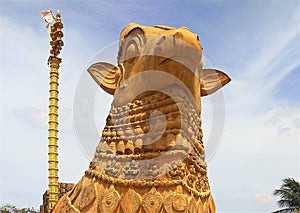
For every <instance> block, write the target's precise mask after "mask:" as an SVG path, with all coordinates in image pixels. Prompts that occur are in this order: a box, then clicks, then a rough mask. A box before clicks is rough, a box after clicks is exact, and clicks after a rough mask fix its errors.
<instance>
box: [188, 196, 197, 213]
mask: <svg viewBox="0 0 300 213" xmlns="http://www.w3.org/2000/svg"><path fill="white" fill-rule="evenodd" d="M189 203H190V207H189V213H194V212H195V213H196V212H197V203H196V201H195V199H194V197H192V198H191V199H190V202H189Z"/></svg>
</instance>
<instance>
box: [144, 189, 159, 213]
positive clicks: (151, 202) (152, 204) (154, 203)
mask: <svg viewBox="0 0 300 213" xmlns="http://www.w3.org/2000/svg"><path fill="white" fill-rule="evenodd" d="M142 205H143V209H144V210H145V212H146V213H159V212H160V209H161V206H162V196H161V195H160V193H159V192H157V191H156V189H155V188H152V189H151V190H150V191H149V192H148V193H147V194H145V195H144V196H143V201H142Z"/></svg>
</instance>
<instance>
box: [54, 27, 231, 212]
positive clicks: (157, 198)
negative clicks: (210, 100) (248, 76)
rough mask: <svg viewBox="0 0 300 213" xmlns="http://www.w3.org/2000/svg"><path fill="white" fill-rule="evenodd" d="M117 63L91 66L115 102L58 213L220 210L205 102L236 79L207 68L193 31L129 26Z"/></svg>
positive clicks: (122, 35) (58, 206)
mask: <svg viewBox="0 0 300 213" xmlns="http://www.w3.org/2000/svg"><path fill="white" fill-rule="evenodd" d="M117 61H118V64H117V65H116V66H115V65H111V64H109V63H106V62H98V63H95V64H93V65H91V66H90V67H89V68H88V72H89V73H90V75H91V76H92V77H93V79H94V80H95V81H96V82H97V84H98V85H99V86H100V87H101V88H102V89H103V90H104V91H106V92H108V93H109V94H111V95H114V100H113V102H112V105H111V110H110V112H109V115H108V117H107V120H106V125H105V127H104V130H103V132H102V137H101V140H100V142H99V145H98V146H97V148H96V152H95V155H94V158H93V160H92V161H91V163H90V166H89V169H88V170H87V171H86V172H85V175H84V176H83V177H82V178H81V180H80V181H79V182H78V183H77V184H76V186H75V187H74V188H73V189H72V190H71V191H70V192H68V193H67V194H65V195H64V196H63V197H62V198H61V199H60V200H59V201H58V203H57V205H56V206H55V208H54V209H53V212H102V213H160V212H168V213H169V212H190V213H196V212H215V211H216V208H215V204H214V201H213V197H212V195H211V192H210V186H209V183H208V178H207V169H206V163H205V156H204V147H203V141H202V130H201V116H200V114H201V99H200V98H201V97H202V96H206V95H209V94H211V93H213V92H215V91H217V90H218V89H220V88H221V87H222V86H224V85H225V84H227V83H228V82H229V81H230V78H229V77H228V76H227V75H226V74H224V73H223V72H221V71H218V70H214V69H203V68H202V67H203V62H202V47H201V45H200V42H199V38H198V36H197V35H196V34H194V33H193V32H191V31H190V30H189V29H188V28H186V27H181V28H172V27H168V26H155V27H148V26H140V25H138V24H133V23H132V24H129V25H128V26H126V27H125V29H124V30H123V31H122V32H121V35H120V43H119V53H118V59H117Z"/></svg>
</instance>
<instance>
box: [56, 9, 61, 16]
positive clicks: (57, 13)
mask: <svg viewBox="0 0 300 213" xmlns="http://www.w3.org/2000/svg"><path fill="white" fill-rule="evenodd" d="M56 18H60V12H59V10H57V12H56Z"/></svg>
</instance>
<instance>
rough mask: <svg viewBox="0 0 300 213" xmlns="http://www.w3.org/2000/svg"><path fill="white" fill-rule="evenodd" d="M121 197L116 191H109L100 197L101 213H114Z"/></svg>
mask: <svg viewBox="0 0 300 213" xmlns="http://www.w3.org/2000/svg"><path fill="white" fill-rule="evenodd" d="M119 200H120V195H119V193H118V192H117V191H116V190H115V189H114V188H112V189H109V190H107V191H105V192H104V193H102V194H101V195H100V197H99V203H98V208H99V210H100V212H101V213H113V212H114V211H115V209H116V208H117V206H118V205H119Z"/></svg>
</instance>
